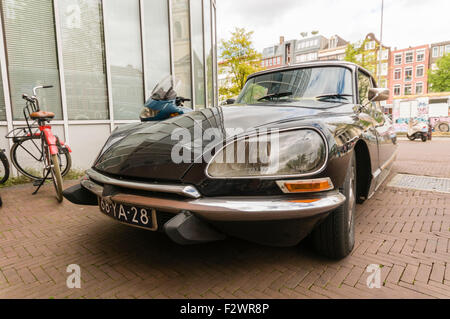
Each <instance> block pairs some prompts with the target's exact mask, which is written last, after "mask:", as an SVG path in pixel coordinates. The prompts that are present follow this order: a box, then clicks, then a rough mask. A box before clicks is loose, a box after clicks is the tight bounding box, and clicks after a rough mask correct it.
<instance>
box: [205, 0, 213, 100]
mask: <svg viewBox="0 0 450 319" xmlns="http://www.w3.org/2000/svg"><path fill="white" fill-rule="evenodd" d="M203 3H204V6H205V8H204V16H205V23H204V26H205V52H206V88H207V96H208V106H211V105H212V104H213V103H212V102H213V81H212V76H213V52H212V45H211V2H210V0H204V1H203Z"/></svg>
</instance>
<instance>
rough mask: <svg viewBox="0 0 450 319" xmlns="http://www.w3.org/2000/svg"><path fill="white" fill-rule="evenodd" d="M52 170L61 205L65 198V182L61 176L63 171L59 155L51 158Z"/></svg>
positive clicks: (57, 197) (57, 196)
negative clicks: (60, 167)
mask: <svg viewBox="0 0 450 319" xmlns="http://www.w3.org/2000/svg"><path fill="white" fill-rule="evenodd" d="M50 164H51V166H50V169H51V175H52V181H53V186H54V187H55V191H56V199H57V200H58V203H61V202H62V201H63V199H64V197H63V193H62V192H63V180H62V176H61V170H60V169H59V159H58V156H57V154H54V155H51V156H50Z"/></svg>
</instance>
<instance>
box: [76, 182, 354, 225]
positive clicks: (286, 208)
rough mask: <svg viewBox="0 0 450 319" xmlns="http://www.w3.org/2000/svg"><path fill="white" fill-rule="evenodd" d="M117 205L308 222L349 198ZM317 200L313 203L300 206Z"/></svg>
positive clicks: (127, 197)
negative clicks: (301, 219) (307, 200)
mask: <svg viewBox="0 0 450 319" xmlns="http://www.w3.org/2000/svg"><path fill="white" fill-rule="evenodd" d="M81 185H82V186H83V187H84V188H86V189H87V190H89V191H91V192H92V193H94V194H96V195H97V196H102V193H103V187H102V186H100V185H98V184H95V183H94V182H92V181H90V180H88V179H85V180H82V181H81ZM109 199H111V200H112V201H115V202H117V203H124V204H128V205H135V206H143V207H151V208H154V209H156V210H157V211H158V210H160V211H164V212H169V213H173V214H178V213H180V212H182V211H189V212H191V213H193V214H194V215H197V216H201V217H203V218H205V219H207V220H212V221H262V220H284V219H298V218H307V217H312V216H316V215H320V214H323V213H326V212H329V211H332V210H333V209H335V208H337V207H339V206H340V205H342V204H343V203H344V202H345V196H344V195H342V194H341V193H339V192H338V191H332V192H327V193H321V194H309V196H308V197H307V198H305V196H298V195H295V196H294V195H281V196H261V197H257V196H252V197H209V198H205V197H203V198H199V199H186V200H174V199H164V198H159V197H148V196H141V195H132V194H121V193H119V194H115V195H112V196H110V197H109ZM305 199H313V200H315V201H311V202H296V201H299V200H300V201H301V200H305Z"/></svg>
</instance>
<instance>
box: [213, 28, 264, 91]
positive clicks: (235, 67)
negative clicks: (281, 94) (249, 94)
mask: <svg viewBox="0 0 450 319" xmlns="http://www.w3.org/2000/svg"><path fill="white" fill-rule="evenodd" d="M252 35H253V31H248V32H247V31H246V30H245V29H244V28H235V30H234V31H233V32H231V37H230V39H229V40H227V41H225V40H222V41H221V45H220V58H221V60H222V61H223V62H222V63H221V64H220V67H219V73H221V74H229V77H227V82H228V83H226V85H224V86H222V87H220V88H219V95H220V97H221V99H225V98H230V97H233V96H236V95H238V94H239V93H240V91H241V90H242V88H243V87H244V84H245V81H246V80H247V77H248V76H249V75H250V74H252V73H255V72H257V71H260V70H261V69H262V67H261V54H260V53H258V52H257V51H256V50H255V49H254V48H253V42H252V39H251V37H252Z"/></svg>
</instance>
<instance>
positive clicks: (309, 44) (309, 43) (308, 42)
mask: <svg viewBox="0 0 450 319" xmlns="http://www.w3.org/2000/svg"><path fill="white" fill-rule="evenodd" d="M327 45H328V39H327V38H325V37H324V36H321V35H316V36H312V37H309V38H306V39H300V40H297V41H295V46H294V63H301V62H307V61H315V60H318V58H319V51H320V50H323V49H325V47H326V46H327Z"/></svg>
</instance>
